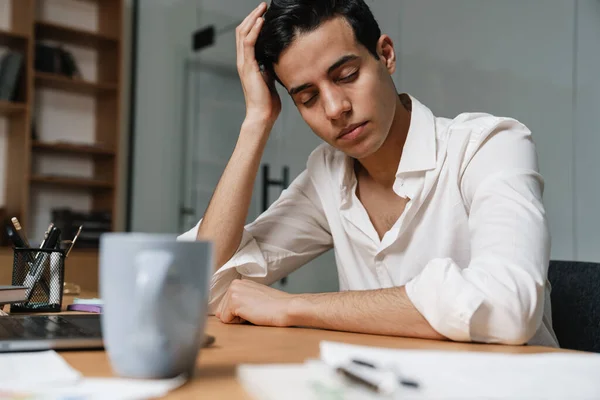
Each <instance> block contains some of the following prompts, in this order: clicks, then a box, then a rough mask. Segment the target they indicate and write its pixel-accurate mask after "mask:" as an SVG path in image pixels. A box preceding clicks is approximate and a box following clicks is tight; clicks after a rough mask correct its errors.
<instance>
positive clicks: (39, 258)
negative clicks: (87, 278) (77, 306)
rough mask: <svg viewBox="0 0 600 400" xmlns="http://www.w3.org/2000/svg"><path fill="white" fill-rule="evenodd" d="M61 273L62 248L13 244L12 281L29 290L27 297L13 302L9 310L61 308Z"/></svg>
mask: <svg viewBox="0 0 600 400" xmlns="http://www.w3.org/2000/svg"><path fill="white" fill-rule="evenodd" d="M64 275H65V252H64V250H61V249H29V248H16V249H15V250H14V260H13V274H12V284H13V285H15V286H26V287H28V288H29V289H28V290H27V292H28V293H29V292H31V293H30V297H29V300H28V301H25V302H23V303H16V304H12V305H11V307H10V311H11V313H13V312H59V311H61V306H62V296H63V290H62V289H63V282H64Z"/></svg>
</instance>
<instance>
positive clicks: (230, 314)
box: [215, 280, 244, 324]
mask: <svg viewBox="0 0 600 400" xmlns="http://www.w3.org/2000/svg"><path fill="white" fill-rule="evenodd" d="M236 285H237V280H234V281H233V282H232V283H231V284H230V286H229V289H227V292H226V293H225V296H223V299H222V300H221V303H220V304H219V309H218V310H217V312H216V313H215V316H216V317H217V318H219V319H220V320H221V322H223V323H226V324H241V323H243V322H244V320H243V319H242V318H240V317H238V316H237V315H236V309H237V304H236V302H235V299H234V298H233V297H234V295H233V293H234V291H235V289H233V287H234V286H236Z"/></svg>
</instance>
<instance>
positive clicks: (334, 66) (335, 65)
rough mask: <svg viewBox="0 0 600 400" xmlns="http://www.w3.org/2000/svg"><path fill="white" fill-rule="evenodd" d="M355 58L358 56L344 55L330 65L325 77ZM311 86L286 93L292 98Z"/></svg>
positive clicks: (304, 86)
mask: <svg viewBox="0 0 600 400" xmlns="http://www.w3.org/2000/svg"><path fill="white" fill-rule="evenodd" d="M357 58H358V56H357V55H354V54H348V55H345V56H343V57H341V58H340V59H339V60H337V61H336V62H334V63H333V64H332V65H331V67H329V68H328V69H327V75H329V74H331V73H332V72H333V71H335V70H336V69H338V68H339V67H341V66H342V65H344V64H346V63H347V62H350V61H354V60H356V59H357ZM311 86H313V85H312V84H311V83H305V84H303V85H300V86H296V87H294V88H291V89H290V91H289V92H288V93H289V94H290V96H293V95H295V94H297V93H300V92H301V91H303V90H305V89H308V88H309V87H311Z"/></svg>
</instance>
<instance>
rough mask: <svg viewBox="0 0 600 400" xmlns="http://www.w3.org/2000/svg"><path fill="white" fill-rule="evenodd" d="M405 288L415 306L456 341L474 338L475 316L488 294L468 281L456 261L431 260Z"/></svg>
mask: <svg viewBox="0 0 600 400" xmlns="http://www.w3.org/2000/svg"><path fill="white" fill-rule="evenodd" d="M405 289H406V294H407V296H408V298H409V299H410V301H411V302H412V303H413V305H414V306H415V308H416V309H417V310H418V311H419V312H420V313H421V315H423V317H424V318H425V319H426V320H427V322H429V324H430V325H431V326H432V327H433V329H435V330H436V331H437V332H438V333H440V334H441V335H444V336H445V337H447V338H449V339H451V340H454V341H460V342H468V341H471V332H470V328H471V319H472V317H473V314H474V313H475V311H477V309H478V308H479V307H480V306H481V304H482V303H483V300H484V297H483V295H482V293H481V292H480V291H479V290H478V289H477V288H475V287H474V286H473V285H471V284H470V283H469V282H468V281H466V280H465V278H464V277H463V276H462V270H461V268H460V267H459V266H458V265H456V263H454V261H452V260H451V259H447V258H444V259H434V260H431V261H430V262H429V263H428V264H427V265H426V266H425V268H424V269H423V271H422V272H421V273H420V274H419V275H417V276H416V277H414V278H413V279H412V280H410V281H409V282H408V283H407V284H406V286H405Z"/></svg>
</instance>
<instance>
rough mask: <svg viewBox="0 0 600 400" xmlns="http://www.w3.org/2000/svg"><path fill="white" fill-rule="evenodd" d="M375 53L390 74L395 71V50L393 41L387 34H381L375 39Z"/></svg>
mask: <svg viewBox="0 0 600 400" xmlns="http://www.w3.org/2000/svg"><path fill="white" fill-rule="evenodd" d="M377 54H378V55H379V61H381V62H382V64H383V66H384V67H385V68H386V69H387V70H388V72H389V74H390V75H392V74H393V73H394V72H396V50H394V42H393V41H392V38H390V37H389V36H388V35H381V37H380V38H379V40H378V41H377Z"/></svg>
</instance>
